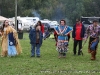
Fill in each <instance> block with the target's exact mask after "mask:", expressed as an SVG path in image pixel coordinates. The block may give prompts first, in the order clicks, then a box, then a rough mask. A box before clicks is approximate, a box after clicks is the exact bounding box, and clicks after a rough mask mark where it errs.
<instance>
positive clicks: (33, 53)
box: [31, 44, 35, 57]
mask: <svg viewBox="0 0 100 75" xmlns="http://www.w3.org/2000/svg"><path fill="white" fill-rule="evenodd" d="M34 56H35V44H32V45H31V57H34Z"/></svg>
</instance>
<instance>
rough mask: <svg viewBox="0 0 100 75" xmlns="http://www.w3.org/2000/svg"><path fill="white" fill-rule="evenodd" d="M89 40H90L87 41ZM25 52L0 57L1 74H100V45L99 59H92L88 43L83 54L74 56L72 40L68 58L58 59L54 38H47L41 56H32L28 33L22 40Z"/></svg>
mask: <svg viewBox="0 0 100 75" xmlns="http://www.w3.org/2000/svg"><path fill="white" fill-rule="evenodd" d="M87 42H88V41H87ZM20 43H21V45H22V49H23V53H22V54H21V55H20V56H17V57H12V58H10V57H3V58H2V57H0V75H100V51H99V49H100V47H99V48H98V53H97V60H96V61H91V60H90V54H88V53H87V43H86V44H85V46H84V48H83V53H84V55H83V56H78V55H76V56H73V41H72V39H71V40H70V43H69V50H68V52H67V57H66V58H61V59H58V53H57V51H56V47H55V41H54V39H50V38H48V39H46V40H44V41H43V45H42V47H41V57H40V58H37V57H33V58H31V57H30V54H31V52H30V43H29V38H28V34H27V33H25V34H24V39H22V40H20ZM99 46H100V44H99Z"/></svg>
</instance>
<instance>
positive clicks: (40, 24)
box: [35, 21, 42, 29]
mask: <svg viewBox="0 0 100 75" xmlns="http://www.w3.org/2000/svg"><path fill="white" fill-rule="evenodd" d="M38 23H39V24H38ZM37 26H42V23H41V21H38V22H37V24H36V25H35V29H36V27H37Z"/></svg>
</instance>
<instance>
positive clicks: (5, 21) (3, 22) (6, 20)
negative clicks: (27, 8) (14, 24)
mask: <svg viewBox="0 0 100 75" xmlns="http://www.w3.org/2000/svg"><path fill="white" fill-rule="evenodd" d="M6 21H7V20H4V22H3V25H2V31H4V27H5V22H6ZM8 25H9V24H8Z"/></svg>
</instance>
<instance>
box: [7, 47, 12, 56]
mask: <svg viewBox="0 0 100 75" xmlns="http://www.w3.org/2000/svg"><path fill="white" fill-rule="evenodd" d="M8 56H9V57H11V56H12V49H11V47H10V46H8Z"/></svg>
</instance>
